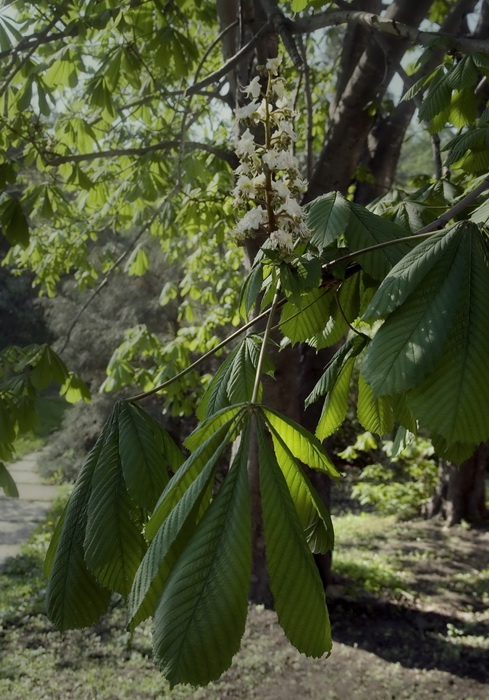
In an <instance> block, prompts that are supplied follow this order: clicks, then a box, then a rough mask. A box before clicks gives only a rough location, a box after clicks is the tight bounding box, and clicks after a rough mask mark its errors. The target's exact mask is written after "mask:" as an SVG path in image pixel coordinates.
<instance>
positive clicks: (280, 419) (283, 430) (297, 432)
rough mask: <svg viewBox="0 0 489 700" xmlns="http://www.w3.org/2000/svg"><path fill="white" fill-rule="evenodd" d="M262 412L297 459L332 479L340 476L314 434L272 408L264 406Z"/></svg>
mask: <svg viewBox="0 0 489 700" xmlns="http://www.w3.org/2000/svg"><path fill="white" fill-rule="evenodd" d="M262 411H263V415H264V417H265V420H266V421H267V423H268V424H269V425H270V426H271V428H272V429H273V430H274V432H275V433H277V434H278V435H279V436H280V437H281V439H282V440H283V442H284V444H285V445H286V446H287V449H288V450H289V451H290V453H291V454H292V455H293V456H294V457H295V458H296V459H298V460H299V461H301V462H303V463H304V464H307V466H308V467H310V468H311V469H317V470H318V471H321V472H325V473H326V474H328V476H330V477H332V478H336V477H339V476H340V473H339V472H338V471H337V469H336V467H335V466H334V464H333V463H332V461H331V460H330V458H329V457H328V455H327V454H326V452H325V451H324V449H323V446H322V445H321V443H320V442H319V440H318V439H317V438H316V437H315V436H314V435H312V433H310V432H309V431H308V430H306V429H305V428H303V427H302V426H301V425H299V424H298V423H295V422H294V421H293V420H291V419H290V418H287V417H286V416H282V415H281V414H280V413H278V412H277V411H274V410H273V409H271V408H267V407H265V406H264V407H263V408H262Z"/></svg>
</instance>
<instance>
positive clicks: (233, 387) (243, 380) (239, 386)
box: [227, 336, 261, 404]
mask: <svg viewBox="0 0 489 700" xmlns="http://www.w3.org/2000/svg"><path fill="white" fill-rule="evenodd" d="M260 344H261V343H260ZM259 347H260V345H258V344H257V340H256V337H255V338H252V337H251V336H249V337H247V338H244V339H243V340H242V342H241V343H240V345H239V348H238V352H237V353H236V356H235V358H234V360H233V363H232V366H231V371H230V373H229V380H228V384H227V394H228V397H229V401H230V402H231V403H232V404H238V403H242V402H245V401H250V400H251V397H252V395H253V387H254V385H255V376H256V365H257V362H258V354H259Z"/></svg>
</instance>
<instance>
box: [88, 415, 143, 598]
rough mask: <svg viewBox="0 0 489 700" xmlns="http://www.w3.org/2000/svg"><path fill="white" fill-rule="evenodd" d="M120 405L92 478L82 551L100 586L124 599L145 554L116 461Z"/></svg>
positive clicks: (135, 514) (139, 524)
mask: <svg viewBox="0 0 489 700" xmlns="http://www.w3.org/2000/svg"><path fill="white" fill-rule="evenodd" d="M118 413H119V405H117V406H116V407H115V409H114V411H113V414H112V417H111V419H110V425H109V427H108V429H107V431H106V435H105V439H104V442H103V445H102V448H101V450H100V454H99V457H98V460H97V464H96V467H95V469H94V472H93V478H92V491H91V494H90V499H89V501H88V506H87V528H86V533H85V541H84V549H85V561H86V563H87V566H88V568H89V569H90V571H91V572H92V573H93V574H94V575H95V576H96V578H97V580H98V581H99V583H100V584H102V585H103V586H106V587H107V588H109V589H110V590H113V591H117V592H119V593H120V594H121V595H123V596H127V595H128V594H129V591H130V590H131V585H132V581H133V579H134V575H135V573H136V571H137V569H138V567H139V564H140V562H141V559H142V558H143V556H144V553H145V551H146V543H145V540H144V538H143V535H142V522H141V520H140V513H139V511H138V509H137V507H136V504H135V503H134V501H133V500H132V498H131V497H130V496H129V494H128V492H127V487H126V483H125V480H124V476H123V472H122V465H121V460H120V457H119V426H118Z"/></svg>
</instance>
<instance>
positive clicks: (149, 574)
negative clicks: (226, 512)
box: [128, 421, 233, 628]
mask: <svg viewBox="0 0 489 700" xmlns="http://www.w3.org/2000/svg"><path fill="white" fill-rule="evenodd" d="M232 434H233V429H232V421H230V422H229V423H228V424H227V425H224V426H221V428H219V430H218V431H217V432H216V433H215V434H214V435H211V437H210V438H208V440H207V441H206V442H205V443H204V444H203V445H201V446H200V447H199V448H198V449H197V450H196V451H195V452H194V453H193V454H192V455H190V457H189V458H188V459H187V460H186V462H185V463H184V464H183V465H182V467H181V469H180V470H179V471H178V472H177V474H176V475H175V476H174V477H173V479H172V481H175V482H176V484H175V485H174V484H172V481H170V483H169V485H168V487H167V489H166V490H165V493H164V494H163V496H162V499H161V502H160V504H159V507H158V508H157V509H156V511H155V513H154V515H153V517H152V518H151V520H150V521H149V523H148V526H147V528H146V534H148V532H150V533H151V538H150V539H151V543H150V545H149V547H148V550H147V552H146V554H145V556H144V558H143V560H142V562H141V564H140V566H139V569H138V571H137V573H136V576H135V578H134V582H133V586H132V590H131V594H130V596H129V600H128V607H129V620H130V627H131V628H134V627H136V625H138V624H139V623H140V622H141V621H142V620H144V619H146V618H147V617H149V616H150V615H152V614H153V613H154V611H155V609H156V604H157V602H158V599H159V597H160V595H161V591H162V590H163V586H164V585H165V582H166V580H167V578H168V576H169V575H170V572H171V570H172V568H173V566H174V564H175V562H176V560H177V559H178V557H179V556H180V554H181V553H182V551H183V549H184V547H185V546H186V544H187V542H188V540H189V538H190V536H191V535H192V533H193V531H194V529H195V527H196V525H197V523H198V521H199V519H200V516H201V514H202V513H205V511H206V510H207V507H208V506H209V500H210V499H209V498H208V496H209V493H208V489H209V486H212V484H213V481H214V476H215V471H216V468H217V465H218V463H219V460H220V459H221V457H222V455H223V452H224V451H225V449H226V448H227V447H228V445H229V440H230V437H231V436H232ZM204 501H206V502H205V503H204Z"/></svg>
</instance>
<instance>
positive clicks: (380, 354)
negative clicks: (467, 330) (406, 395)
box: [362, 222, 477, 396]
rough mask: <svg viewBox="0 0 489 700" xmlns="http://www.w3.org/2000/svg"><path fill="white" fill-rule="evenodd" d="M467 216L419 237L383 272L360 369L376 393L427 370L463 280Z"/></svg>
mask: <svg viewBox="0 0 489 700" xmlns="http://www.w3.org/2000/svg"><path fill="white" fill-rule="evenodd" d="M473 233H477V227H476V226H475V225H474V224H472V223H470V222H462V223H460V224H456V225H455V226H454V227H453V228H452V229H451V230H449V231H447V232H444V231H440V232H439V233H437V234H435V235H433V236H432V237H431V238H429V239H428V240H426V241H424V242H423V243H420V244H419V245H418V246H417V247H416V248H415V249H414V250H413V251H412V252H411V253H409V254H408V255H407V256H406V258H405V259H404V260H402V261H401V262H400V263H399V264H398V265H396V267H395V268H394V269H393V270H392V271H391V273H390V274H389V275H388V276H387V277H386V279H385V280H384V282H383V283H382V284H381V285H380V287H379V289H378V291H377V292H376V294H375V296H374V298H373V299H372V302H371V304H370V306H369V308H368V309H367V310H366V312H365V314H364V317H365V318H379V317H381V316H382V315H388V314H390V315H389V316H388V318H387V320H386V321H385V323H384V324H383V325H382V326H381V328H380V329H379V330H378V332H377V333H376V335H375V337H374V339H373V341H372V342H371V343H370V345H369V347H368V349H367V351H366V353H365V356H364V362H363V367H362V374H363V376H364V377H365V379H366V381H367V383H368V384H369V385H370V386H371V387H372V390H373V391H374V393H375V394H376V395H377V396H380V395H390V394H399V393H402V392H405V391H407V390H409V389H411V388H413V387H414V386H416V384H419V382H420V381H422V380H423V379H424V378H425V377H426V376H427V375H428V374H429V373H430V372H432V371H433V368H434V366H435V363H436V361H437V359H438V358H439V357H440V355H441V354H442V352H443V350H444V347H445V343H446V340H447V337H448V334H449V331H450V328H451V327H452V324H453V322H454V318H455V313H456V311H457V306H458V303H459V299H460V287H461V285H464V284H465V275H466V268H467V264H468V262H469V257H470V252H469V250H470V246H469V247H468V246H467V242H468V241H470V239H471V236H472V234H473Z"/></svg>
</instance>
